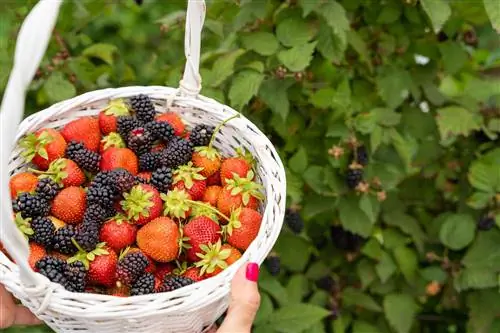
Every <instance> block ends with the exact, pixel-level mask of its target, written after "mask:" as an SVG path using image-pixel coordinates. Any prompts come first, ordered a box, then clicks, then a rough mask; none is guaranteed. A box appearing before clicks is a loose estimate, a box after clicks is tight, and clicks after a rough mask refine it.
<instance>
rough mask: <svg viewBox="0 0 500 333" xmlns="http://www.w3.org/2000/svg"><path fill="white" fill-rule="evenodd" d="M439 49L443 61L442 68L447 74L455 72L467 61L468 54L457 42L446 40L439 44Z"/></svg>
mask: <svg viewBox="0 0 500 333" xmlns="http://www.w3.org/2000/svg"><path fill="white" fill-rule="evenodd" d="M439 50H440V51H441V55H442V57H443V59H444V60H445V61H443V65H444V70H445V71H446V72H447V73H448V74H455V73H456V72H458V71H459V70H460V69H461V68H462V67H463V66H464V65H465V63H466V62H467V60H468V55H467V53H466V52H465V50H464V49H463V47H462V46H461V45H460V44H459V43H458V42H452V41H447V42H445V43H441V44H439Z"/></svg>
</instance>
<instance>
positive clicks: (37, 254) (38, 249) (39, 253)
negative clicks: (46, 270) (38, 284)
mask: <svg viewBox="0 0 500 333" xmlns="http://www.w3.org/2000/svg"><path fill="white" fill-rule="evenodd" d="M29 245H30V254H29V257H28V263H29V264H30V267H31V269H32V270H34V271H35V272H38V270H37V269H36V267H35V264H36V262H37V261H38V260H40V259H42V258H43V257H45V256H46V255H47V251H45V248H44V247H43V246H41V245H38V244H37V243H33V242H30V244H29Z"/></svg>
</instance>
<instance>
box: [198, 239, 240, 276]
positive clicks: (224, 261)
mask: <svg viewBox="0 0 500 333" xmlns="http://www.w3.org/2000/svg"><path fill="white" fill-rule="evenodd" d="M200 248H201V250H202V253H198V254H197V256H198V257H199V261H197V262H196V263H195V266H196V267H199V268H200V273H201V274H202V275H204V276H205V277H206V278H209V277H212V276H215V275H217V274H219V273H220V272H222V271H223V270H224V269H226V268H227V267H229V265H230V264H232V263H234V262H235V261H236V260H237V259H239V258H240V257H241V253H240V252H239V251H238V250H237V249H234V248H232V247H227V246H226V247H223V246H222V243H221V240H220V239H219V241H217V242H216V243H213V244H211V243H209V244H202V245H201V246H200ZM228 261H229V262H228Z"/></svg>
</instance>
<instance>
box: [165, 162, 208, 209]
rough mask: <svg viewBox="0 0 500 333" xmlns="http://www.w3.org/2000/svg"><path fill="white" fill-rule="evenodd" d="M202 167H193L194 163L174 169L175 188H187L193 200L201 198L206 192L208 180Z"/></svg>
mask: <svg viewBox="0 0 500 333" xmlns="http://www.w3.org/2000/svg"><path fill="white" fill-rule="evenodd" d="M201 170H202V168H195V167H193V163H192V162H189V163H188V164H186V165H181V166H180V167H179V168H177V169H176V170H175V171H174V179H173V180H174V181H173V188H176V189H179V190H185V191H186V192H187V193H188V194H189V195H190V196H191V199H192V200H200V199H201V198H202V197H203V194H204V193H205V188H206V187H207V182H206V180H205V177H204V176H203V175H201V173H200V172H201Z"/></svg>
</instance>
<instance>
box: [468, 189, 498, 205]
mask: <svg viewBox="0 0 500 333" xmlns="http://www.w3.org/2000/svg"><path fill="white" fill-rule="evenodd" d="M492 198H493V193H488V192H474V193H473V194H472V196H470V197H469V199H467V204H468V205H469V206H470V207H472V208H474V209H482V208H485V207H487V206H488V204H489V202H490V200H491V199H492Z"/></svg>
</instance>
